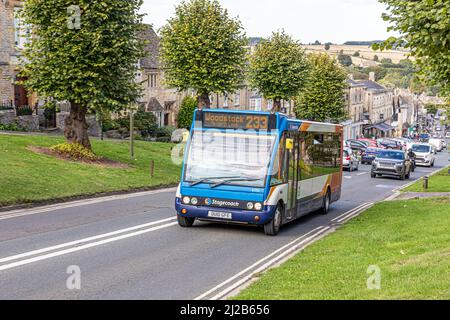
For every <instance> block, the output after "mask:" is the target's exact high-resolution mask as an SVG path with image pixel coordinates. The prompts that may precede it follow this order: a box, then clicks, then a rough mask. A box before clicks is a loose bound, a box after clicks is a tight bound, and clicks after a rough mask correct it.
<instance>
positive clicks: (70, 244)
mask: <svg viewBox="0 0 450 320" xmlns="http://www.w3.org/2000/svg"><path fill="white" fill-rule="evenodd" d="M175 219H176V218H168V219H163V220H158V221H154V222H151V223H146V224H141V225H138V226H135V227H131V228H126V229H121V230H117V231H113V232H109V233H104V234H100V235H97V236H93V237H89V238H84V239H80V240H76V241H71V242H67V243H63V244H59V245H56V246H52V247H47V248H44V249H39V250H33V251H29V252H25V253H22V254H17V255H14V256H10V257H6V258H2V259H0V263H5V262H9V261H13V260H18V259H23V258H27V257H31V256H35V255H39V254H43V253H47V252H50V251H55V250H59V249H63V248H67V247H74V246H79V245H82V244H84V243H88V242H91V241H95V240H99V239H103V238H108V237H112V236H116V235H119V234H122V233H127V232H131V231H135V230H139V229H144V228H148V227H152V226H155V225H158V224H162V223H166V222H169V221H173V220H175ZM165 226H168V225H167V224H166V225H165ZM143 231H147V232H148V230H147V229H146V230H143ZM1 267H2V266H0V268H1ZM0 270H1V269H0Z"/></svg>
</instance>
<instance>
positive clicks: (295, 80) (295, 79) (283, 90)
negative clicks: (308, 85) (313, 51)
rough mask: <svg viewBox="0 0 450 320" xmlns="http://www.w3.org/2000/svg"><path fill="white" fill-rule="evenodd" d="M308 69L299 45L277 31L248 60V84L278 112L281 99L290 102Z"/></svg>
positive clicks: (299, 87) (303, 81)
mask: <svg viewBox="0 0 450 320" xmlns="http://www.w3.org/2000/svg"><path fill="white" fill-rule="evenodd" d="M308 68H309V66H308V61H307V59H306V57H305V52H304V50H303V49H302V47H301V46H300V44H299V43H298V42H297V41H294V40H293V39H292V38H291V37H290V36H289V35H287V34H286V33H284V31H282V32H276V33H273V34H272V36H271V37H270V38H269V39H268V40H263V41H262V42H261V43H260V44H259V45H258V46H257V47H256V50H255V52H254V54H253V55H252V56H251V57H250V71H249V78H250V83H251V86H252V87H254V88H255V89H257V90H259V92H261V93H262V94H263V95H264V97H265V98H266V99H273V100H274V109H275V110H279V108H280V106H281V100H289V99H291V98H292V97H294V96H295V95H297V94H298V92H299V91H300V90H301V89H302V88H303V86H304V85H305V79H306V77H307V73H308Z"/></svg>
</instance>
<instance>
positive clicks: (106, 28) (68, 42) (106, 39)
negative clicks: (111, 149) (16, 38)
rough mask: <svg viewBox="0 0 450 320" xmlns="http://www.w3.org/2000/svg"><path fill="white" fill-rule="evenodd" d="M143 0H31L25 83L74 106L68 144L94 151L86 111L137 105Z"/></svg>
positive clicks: (27, 8) (25, 15) (27, 11)
mask: <svg viewBox="0 0 450 320" xmlns="http://www.w3.org/2000/svg"><path fill="white" fill-rule="evenodd" d="M141 4H142V0H28V1H26V2H25V5H24V7H23V10H22V12H21V15H22V17H23V19H24V23H25V24H27V25H29V26H31V31H32V32H31V34H32V40H31V41H30V43H29V44H28V45H27V47H26V49H25V51H24V57H25V59H24V68H23V70H22V75H23V76H25V77H27V79H28V80H27V81H26V82H25V85H26V86H27V87H28V88H29V89H31V90H32V91H34V92H37V93H38V94H39V95H41V96H44V97H53V98H55V99H57V100H60V101H69V102H70V103H71V108H70V115H69V116H68V118H67V119H66V123H65V131H64V134H65V137H66V139H67V141H68V142H69V143H78V144H81V145H83V146H84V147H86V148H89V149H90V148H91V144H90V141H89V138H88V134H87V129H88V125H87V123H86V113H87V112H88V111H93V112H95V111H101V110H109V111H114V110H120V109H122V108H125V107H127V106H128V105H130V104H131V103H133V102H135V101H136V99H137V97H138V96H139V95H140V90H141V89H140V88H141V87H140V85H139V84H137V83H136V82H135V81H134V79H135V75H136V72H137V62H138V61H139V59H140V58H141V57H142V56H143V54H144V50H143V48H144V43H143V42H142V41H140V40H139V31H140V30H141V20H142V16H141V15H140V14H139V13H138V10H139V8H140V6H141Z"/></svg>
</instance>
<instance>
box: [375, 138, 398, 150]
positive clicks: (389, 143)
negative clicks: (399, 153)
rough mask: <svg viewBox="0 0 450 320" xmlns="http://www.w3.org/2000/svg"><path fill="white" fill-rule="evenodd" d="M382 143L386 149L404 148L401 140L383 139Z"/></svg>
mask: <svg viewBox="0 0 450 320" xmlns="http://www.w3.org/2000/svg"><path fill="white" fill-rule="evenodd" d="M380 145H382V146H383V147H385V148H386V149H392V150H402V149H403V145H402V143H401V142H398V141H395V140H391V139H383V140H382V141H381V142H380Z"/></svg>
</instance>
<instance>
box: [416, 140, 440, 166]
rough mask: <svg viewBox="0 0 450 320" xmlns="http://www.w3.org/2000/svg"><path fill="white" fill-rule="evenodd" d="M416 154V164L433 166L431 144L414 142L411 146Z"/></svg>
mask: <svg viewBox="0 0 450 320" xmlns="http://www.w3.org/2000/svg"><path fill="white" fill-rule="evenodd" d="M411 149H412V151H413V152H414V153H415V154H416V166H426V167H434V162H435V160H436V159H435V157H434V151H433V146H432V145H431V144H429V143H416V144H413V145H412V147H411Z"/></svg>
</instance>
